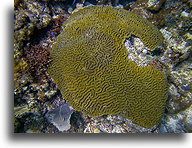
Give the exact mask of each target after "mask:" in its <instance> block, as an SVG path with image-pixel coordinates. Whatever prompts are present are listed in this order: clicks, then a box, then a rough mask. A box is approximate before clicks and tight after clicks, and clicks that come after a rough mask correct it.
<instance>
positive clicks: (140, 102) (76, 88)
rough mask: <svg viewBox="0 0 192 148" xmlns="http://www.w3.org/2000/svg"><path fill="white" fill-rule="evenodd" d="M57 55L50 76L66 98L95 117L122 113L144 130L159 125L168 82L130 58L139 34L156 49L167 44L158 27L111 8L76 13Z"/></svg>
mask: <svg viewBox="0 0 192 148" xmlns="http://www.w3.org/2000/svg"><path fill="white" fill-rule="evenodd" d="M64 27H65V28H64V30H63V32H62V33H61V34H60V35H59V36H58V37H57V43H55V44H54V45H53V50H52V51H51V57H52V59H53V60H52V62H51V64H50V65H49V69H48V72H49V74H50V75H51V76H52V78H53V79H54V81H55V82H56V84H57V85H58V88H59V89H60V90H61V92H62V94H63V97H64V98H65V99H66V100H67V102H68V103H69V104H70V105H71V106H72V107H73V108H74V109H76V110H78V111H81V112H83V113H84V114H86V115H90V116H92V117H97V116H101V115H104V114H111V115H112V114H119V115H122V116H123V117H126V118H128V119H130V120H132V121H133V122H134V123H136V124H138V125H141V126H143V127H147V128H151V127H152V126H154V125H156V124H157V123H159V121H160V119H161V118H162V115H163V112H164V106H165V101H166V99H167V80H166V77H165V76H164V74H163V73H162V72H161V71H159V70H157V69H156V68H154V67H152V66H146V67H139V66H138V65H137V64H135V63H134V62H133V61H129V60H128V58H127V55H128V53H127V51H126V49H125V47H124V41H125V39H126V38H128V37H130V36H131V35H135V36H137V37H139V38H141V40H142V41H143V42H144V44H145V45H146V46H147V47H149V48H150V49H153V48H156V47H157V46H158V45H159V44H161V43H162V42H163V37H162V35H161V33H160V32H159V31H158V29H157V28H156V27H154V26H153V25H152V24H151V23H149V22H148V21H147V20H145V19H144V18H142V17H141V16H139V15H136V14H133V13H131V12H129V11H126V10H123V9H121V8H113V7H111V6H104V7H102V6H88V7H85V8H83V9H80V10H78V11H77V12H75V13H73V14H72V15H71V17H70V18H69V19H68V20H67V21H66V22H65V23H64Z"/></svg>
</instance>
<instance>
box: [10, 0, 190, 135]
mask: <svg viewBox="0 0 192 148" xmlns="http://www.w3.org/2000/svg"><path fill="white" fill-rule="evenodd" d="M90 4H92V5H112V6H113V7H121V8H122V9H126V10H129V11H132V12H134V13H137V14H139V15H142V16H143V17H144V18H146V19H148V20H149V21H150V22H152V23H153V24H154V25H156V26H157V27H158V29H159V30H160V31H161V33H162V34H163V37H164V48H163V49H162V51H163V52H162V54H160V55H159V54H158V55H155V56H156V57H157V58H158V59H159V61H160V62H161V63H163V65H164V66H165V67H166V75H167V77H168V83H169V88H168V91H169V97H168V100H167V102H166V109H165V113H164V117H163V118H162V120H161V122H160V123H159V125H157V126H156V127H154V128H152V129H146V128H143V127H140V126H139V125H135V124H133V123H132V122H131V121H129V120H128V119H125V118H122V117H121V116H118V115H105V116H101V117H97V118H92V117H89V116H86V115H84V114H82V113H81V112H78V111H73V112H70V111H69V110H68V112H67V113H69V112H70V113H69V114H70V115H68V116H67V117H68V119H67V120H65V122H62V123H61V125H58V124H59V123H60V122H61V121H60V120H59V119H58V118H57V116H60V115H61V112H62V111H63V112H62V114H65V113H66V110H67V109H64V107H65V104H66V101H65V100H64V99H63V97H62V95H61V93H60V91H59V89H58V88H57V86H56V84H55V83H54V82H53V80H52V79H51V78H50V76H49V75H48V73H47V65H48V63H49V61H50V57H49V53H50V51H51V48H52V44H53V43H54V42H55V41H56V37H57V36H58V34H60V33H61V31H62V23H63V22H64V21H65V20H66V19H67V18H68V17H70V15H71V13H72V11H74V10H77V9H79V8H82V7H84V6H87V5H90ZM191 7H192V2H191V1H190V0H143V1H141V0H134V1H131V0H130V1H128V0H119V1H118V0H116V1H115V0H111V1H110V0H108V1H107V0H106V1H105V0H103V1H102V0H101V1H95V0H90V1H86V0H79V1H78V0H77V1H70V0H69V1H65V0H53V1H49V0H25V1H23V0H16V1H15V4H14V119H13V124H14V132H15V133H191V132H192V32H191V31H192V30H191V26H192V21H191V20H192V12H191V10H190V9H191ZM135 41H136V42H135V43H134V48H133V49H140V50H141V51H142V50H143V49H144V48H145V47H143V46H142V47H140V44H139V45H138V43H140V42H141V41H140V40H139V39H135ZM128 50H129V49H128ZM137 57H140V59H139V58H137ZM129 58H130V59H132V60H135V61H139V60H148V59H147V58H146V55H143V53H142V52H136V53H135V52H134V51H133V53H132V54H131V55H130V56H129ZM149 58H153V57H149ZM64 110H65V111H64Z"/></svg>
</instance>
